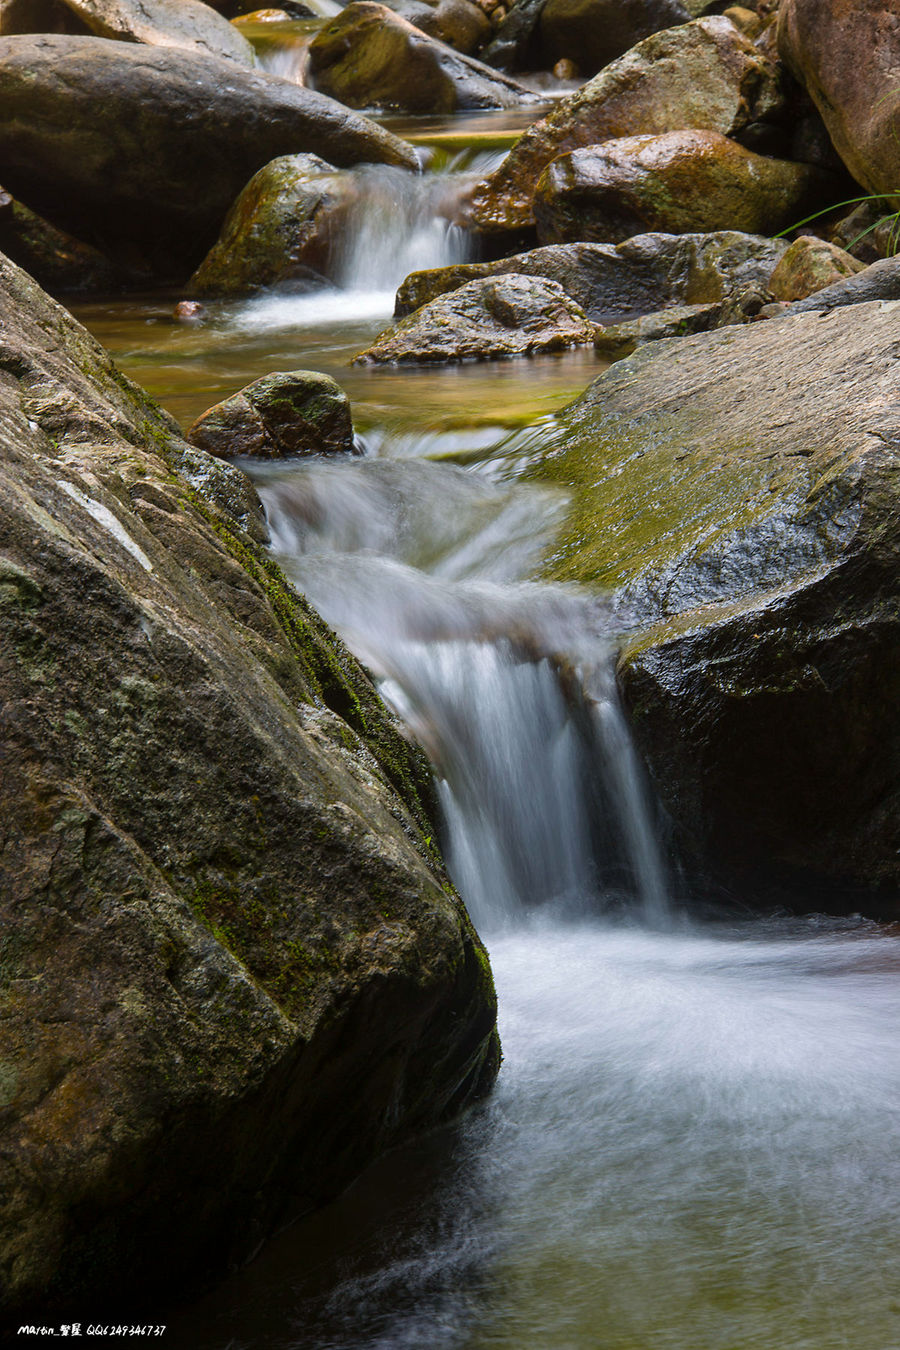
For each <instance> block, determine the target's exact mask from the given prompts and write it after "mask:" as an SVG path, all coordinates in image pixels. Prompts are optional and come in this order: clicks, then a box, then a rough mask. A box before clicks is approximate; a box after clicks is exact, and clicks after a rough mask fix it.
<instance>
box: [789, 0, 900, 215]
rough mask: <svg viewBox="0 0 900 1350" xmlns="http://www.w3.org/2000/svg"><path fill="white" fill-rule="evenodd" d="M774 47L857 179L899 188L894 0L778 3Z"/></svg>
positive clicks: (875, 187)
mask: <svg viewBox="0 0 900 1350" xmlns="http://www.w3.org/2000/svg"><path fill="white" fill-rule="evenodd" d="M778 50H779V54H780V55H781V57H782V59H783V60H784V62H785V64H786V65H787V66H788V68H789V69H790V70H791V71H792V73H793V74H794V75H795V76H796V77H797V79H798V80H799V81H800V83H801V84H802V85H803V86H804V87H805V89H806V90H807V92H808V93H809V95H810V97H811V98H812V100H813V102H814V103H815V105H816V107H817V108H818V110H819V112H820V113H821V114H822V119H823V121H824V122H825V125H826V127H827V128H828V134H829V135H830V137H831V139H832V141H833V142H834V146H835V149H836V150H837V152H838V154H839V155H840V157H841V159H842V160H843V161H844V163H845V164H846V166H847V168H848V169H849V170H850V172H851V173H852V175H853V177H854V178H855V179H856V181H857V182H859V183H862V185H863V186H864V187H865V188H868V189H869V190H870V191H871V192H877V193H885V194H887V195H891V196H893V195H894V194H895V193H896V192H897V189H898V187H900V138H898V135H897V107H898V102H900V89H898V87H897V70H898V67H900V22H898V15H897V6H896V4H895V3H894V0H867V2H866V3H865V4H859V3H858V0H829V3H828V4H826V5H823V4H821V3H819V0H782V4H781V6H780V9H779V14H778Z"/></svg>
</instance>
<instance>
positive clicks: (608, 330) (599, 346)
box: [594, 301, 722, 361]
mask: <svg viewBox="0 0 900 1350" xmlns="http://www.w3.org/2000/svg"><path fill="white" fill-rule="evenodd" d="M721 312H722V305H721V302H718V301H716V302H714V303H712V304H709V303H708V304H705V305H704V304H700V305H672V306H671V308H669V309H660V310H657V311H656V312H655V313H653V314H642V315H641V316H640V318H638V319H626V320H624V321H623V322H622V323H614V324H609V325H607V326H606V327H605V328H600V329H599V330H598V331H597V335H596V337H595V338H594V348H595V350H596V351H598V352H599V353H600V355H601V356H606V357H609V359H610V360H611V361H618V360H620V359H621V358H622V357H623V356H629V355H630V354H631V353H632V352H633V351H635V350H636V348H638V347H642V346H643V345H644V343H645V342H655V341H657V339H658V338H667V337H685V336H686V335H688V334H690V333H704V332H706V331H707V329H709V328H716V327H718V323H717V320H718V319H719V317H720V315H721Z"/></svg>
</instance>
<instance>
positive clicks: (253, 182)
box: [190, 155, 354, 295]
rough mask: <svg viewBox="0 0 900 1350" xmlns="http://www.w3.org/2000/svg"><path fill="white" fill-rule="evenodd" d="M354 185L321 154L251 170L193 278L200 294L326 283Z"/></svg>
mask: <svg viewBox="0 0 900 1350" xmlns="http://www.w3.org/2000/svg"><path fill="white" fill-rule="evenodd" d="M353 195H354V189H353V182H352V180H351V179H349V178H348V177H346V176H341V175H340V174H339V173H338V172H337V170H336V169H335V168H334V167H333V166H332V165H330V164H326V163H325V161H324V160H321V159H319V158H318V157H317V156H316V155H281V156H280V157H279V158H278V159H274V160H272V162H271V164H267V165H266V166H265V168H263V169H260V171H259V173H257V174H254V175H253V177H252V178H251V179H250V182H249V183H248V184H247V186H246V187H245V188H244V190H243V192H242V193H241V194H240V196H239V197H238V198H237V200H236V201H235V203H234V205H233V206H232V208H231V210H230V211H229V212H228V215H227V216H226V217H225V222H224V224H223V226H222V230H221V233H220V234H219V238H218V239H217V240H216V242H215V244H214V245H213V247H212V248H211V249H210V251H209V253H208V254H207V256H206V257H205V258H204V260H203V262H202V263H201V264H200V266H199V267H198V268H197V271H196V272H195V273H194V275H193V276H192V277H191V280H190V286H191V289H192V290H194V291H196V292H197V293H198V294H199V295H234V294H238V295H240V294H247V293H249V292H252V291H255V290H259V289H260V288H262V287H265V286H275V285H279V284H284V283H285V282H293V283H294V284H304V285H308V286H310V287H315V286H322V285H324V284H325V278H326V274H327V272H328V268H329V259H330V257H331V254H332V251H333V248H334V245H335V240H336V235H337V233H338V232H339V230H340V222H341V219H342V217H343V215H344V214H345V213H346V208H347V203H348V201H349V200H350V199H351V198H352V197H353Z"/></svg>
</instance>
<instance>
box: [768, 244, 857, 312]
mask: <svg viewBox="0 0 900 1350" xmlns="http://www.w3.org/2000/svg"><path fill="white" fill-rule="evenodd" d="M864 266H865V264H864V263H861V262H858V261H857V259H856V258H853V257H851V255H850V254H849V253H845V252H844V250H843V249H842V248H838V247H837V245H835V244H829V243H827V242H826V241H825V240H824V239H817V238H815V237H814V236H813V235H808V234H804V235H801V236H800V238H799V239H795V240H794V242H793V243H792V244H791V246H790V248H789V249H788V250H787V252H786V253H785V255H784V257H783V258H782V259H781V261H780V262H779V264H778V266H777V267H776V268H775V270H774V272H773V273H772V275H771V277H770V278H769V290H770V291H771V292H772V294H773V295H774V296H775V299H776V300H802V299H804V298H805V297H806V296H807V295H813V294H814V293H815V292H816V291H821V290H822V289H823V288H824V287H825V286H831V285H833V284H834V283H835V282H838V281H842V280H843V279H844V277H850V276H853V275H854V273H856V272H861V271H862V270H863V267H864ZM866 298H867V299H872V298H874V297H871V296H868V297H866Z"/></svg>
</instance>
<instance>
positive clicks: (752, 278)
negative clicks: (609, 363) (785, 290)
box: [394, 230, 787, 323]
mask: <svg viewBox="0 0 900 1350" xmlns="http://www.w3.org/2000/svg"><path fill="white" fill-rule="evenodd" d="M786 249H787V244H786V243H785V242H784V241H783V240H780V239H766V238H764V237H763V236H761V235H751V234H740V233H738V232H736V231H732V230H722V231H719V232H717V233H714V234H681V235H677V234H642V235H637V236H636V237H635V238H633V239H627V240H625V242H624V243H621V244H548V245H547V246H546V247H545V248H535V249H531V250H530V251H529V252H528V253H518V254H516V255H515V256H514V257H512V258H499V259H497V260H496V261H494V262H486V263H460V264H458V265H457V266H455V267H435V268H431V269H429V270H428V271H425V272H413V273H411V274H410V276H408V277H407V278H406V280H405V281H404V282H403V284H402V285H401V286H400V289H399V290H398V291H397V300H396V305H395V308H394V314H395V316H396V317H398V318H401V317H402V316H403V315H404V314H410V313H412V311H413V310H416V309H419V307H420V306H421V305H425V304H427V303H428V302H429V301H430V300H434V299H435V297H436V296H438V295H446V294H447V293H448V292H450V291H454V290H457V289H458V288H459V287H460V286H463V285H465V283H466V282H468V281H474V280H477V279H478V278H480V277H491V276H501V275H503V274H504V273H507V272H518V273H519V274H521V275H524V276H531V277H546V278H547V279H548V280H550V281H556V282H559V284H560V285H561V286H562V288H563V290H564V291H565V292H566V294H567V295H570V296H571V297H572V299H573V300H574V301H575V302H576V303H577V304H579V305H580V306H581V308H582V309H583V310H584V311H585V313H586V314H587V316H588V318H590V319H594V320H595V321H597V322H600V323H607V322H609V321H611V320H613V321H616V320H620V319H630V318H633V317H634V316H636V315H642V314H650V313H652V312H653V311H655V310H659V309H663V308H665V307H666V306H668V305H694V304H701V305H703V304H708V303H713V302H715V301H720V300H725V299H727V298H729V297H730V296H731V295H733V294H734V293H735V292H736V291H738V290H740V289H742V288H743V287H745V286H763V285H764V284H765V283H766V282H767V281H768V279H769V276H770V274H771V272H772V270H773V268H774V267H775V264H776V263H777V262H778V260H779V259H780V258H781V257H782V255H783V254H784V252H785V250H786Z"/></svg>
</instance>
